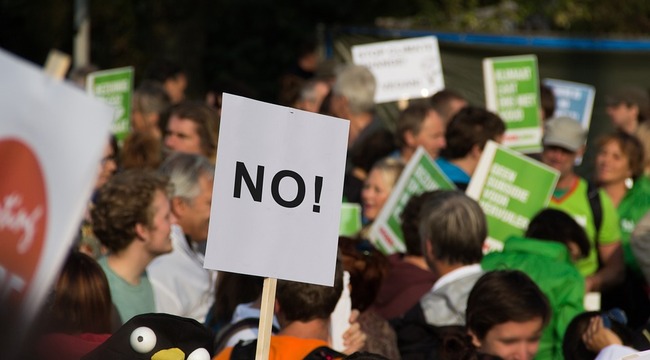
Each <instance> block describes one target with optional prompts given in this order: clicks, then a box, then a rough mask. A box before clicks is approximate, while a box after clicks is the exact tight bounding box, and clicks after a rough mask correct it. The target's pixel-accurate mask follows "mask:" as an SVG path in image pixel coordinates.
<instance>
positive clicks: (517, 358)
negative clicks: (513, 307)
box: [470, 317, 544, 360]
mask: <svg viewBox="0 0 650 360" xmlns="http://www.w3.org/2000/svg"><path fill="white" fill-rule="evenodd" d="M543 328H544V327H543V321H542V318H540V317H538V318H534V319H531V320H528V321H524V322H515V321H508V322H505V323H502V324H498V325H495V326H493V327H492V328H491V329H490V330H489V331H488V333H487V334H486V335H485V338H483V339H482V340H479V339H478V338H477V337H476V336H475V335H474V334H472V333H471V331H470V335H471V337H472V342H473V343H474V346H476V347H477V348H478V350H479V351H480V352H482V353H484V354H489V355H496V356H499V357H501V358H502V359H504V360H529V359H532V358H534V357H535V354H537V349H538V348H539V339H540V338H541V337H542V330H543Z"/></svg>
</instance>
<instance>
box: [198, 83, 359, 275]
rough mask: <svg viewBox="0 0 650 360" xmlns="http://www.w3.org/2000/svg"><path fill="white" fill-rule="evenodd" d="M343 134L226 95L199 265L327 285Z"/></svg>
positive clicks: (315, 118) (326, 121) (331, 124)
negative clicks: (209, 210)
mask: <svg viewBox="0 0 650 360" xmlns="http://www.w3.org/2000/svg"><path fill="white" fill-rule="evenodd" d="M348 130H349V122H348V121H346V120H343V119H338V118H333V117H330V116H325V115H320V114H315V113H310V112H306V111H301V110H296V109H292V108H287V107H284V106H278V105H272V104H267V103H263V102H259V101H255V100H251V99H247V98H244V97H240V96H235V95H230V94H224V95H223V108H222V113H221V127H220V130H219V147H218V150H217V163H216V169H215V179H214V192H213V195H212V210H211V216H210V229H209V232H208V244H207V250H206V256H205V263H204V266H205V267H206V268H209V269H215V270H222V271H229V272H236V273H244V274H250V275H257V276H263V277H269V278H278V279H285V280H292V281H300V282H306V283H314V284H319V285H328V286H332V284H333V282H334V269H335V264H336V253H337V244H338V230H339V223H340V215H341V200H342V194H343V176H344V171H345V156H346V151H347V141H348Z"/></svg>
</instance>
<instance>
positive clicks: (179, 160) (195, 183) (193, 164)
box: [159, 153, 214, 203]
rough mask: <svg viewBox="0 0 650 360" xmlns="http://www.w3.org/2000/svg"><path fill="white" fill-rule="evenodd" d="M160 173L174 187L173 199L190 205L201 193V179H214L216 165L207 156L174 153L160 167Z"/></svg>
mask: <svg viewBox="0 0 650 360" xmlns="http://www.w3.org/2000/svg"><path fill="white" fill-rule="evenodd" d="M159 171H160V173H162V174H163V175H166V176H167V177H169V182H170V183H171V184H173V185H174V194H173V197H179V198H181V199H183V200H185V201H187V202H190V203H191V202H192V201H193V200H194V198H195V197H196V196H197V195H198V194H199V192H200V191H201V189H200V188H199V178H200V177H201V176H206V177H207V178H209V179H210V180H212V179H213V178H214V165H212V163H210V161H209V160H208V159H207V158H206V157H205V156H202V155H196V154H186V153H172V154H171V155H169V157H168V158H167V159H165V161H164V162H163V163H162V165H160V169H159Z"/></svg>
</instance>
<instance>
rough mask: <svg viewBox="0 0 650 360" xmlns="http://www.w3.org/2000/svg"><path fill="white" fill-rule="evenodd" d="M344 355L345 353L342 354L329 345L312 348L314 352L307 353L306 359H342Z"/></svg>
mask: <svg viewBox="0 0 650 360" xmlns="http://www.w3.org/2000/svg"><path fill="white" fill-rule="evenodd" d="M344 357H345V354H342V353H340V352H338V351H336V350H334V349H331V348H329V347H327V346H321V347H317V348H316V349H314V350H312V352H310V353H309V354H307V356H305V358H304V360H333V359H341V358H344Z"/></svg>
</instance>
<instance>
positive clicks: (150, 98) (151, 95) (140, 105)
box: [133, 80, 170, 114]
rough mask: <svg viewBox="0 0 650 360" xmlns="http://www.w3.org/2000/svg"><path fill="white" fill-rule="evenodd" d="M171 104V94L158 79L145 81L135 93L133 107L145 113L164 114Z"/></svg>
mask: <svg viewBox="0 0 650 360" xmlns="http://www.w3.org/2000/svg"><path fill="white" fill-rule="evenodd" d="M169 106H170V101H169V96H167V93H166V92H165V88H163V86H162V84H160V83H158V82H156V81H152V80H145V81H143V82H142V84H140V86H139V87H138V88H137V89H136V90H135V91H134V93H133V107H134V108H135V110H137V111H140V112H142V113H143V114H151V113H156V114H162V113H163V112H164V111H166V110H167V109H168V108H169Z"/></svg>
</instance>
